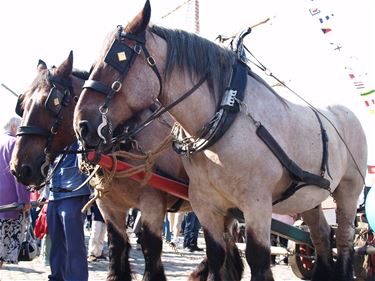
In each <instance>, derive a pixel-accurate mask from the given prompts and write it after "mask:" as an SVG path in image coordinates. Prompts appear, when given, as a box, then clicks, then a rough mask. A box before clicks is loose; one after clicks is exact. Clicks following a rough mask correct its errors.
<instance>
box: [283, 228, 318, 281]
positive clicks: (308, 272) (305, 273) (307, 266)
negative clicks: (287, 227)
mask: <svg viewBox="0 0 375 281" xmlns="http://www.w3.org/2000/svg"><path fill="white" fill-rule="evenodd" d="M294 226H296V227H298V228H302V229H304V230H306V231H308V227H307V226H306V225H303V222H302V221H296V223H295V224H294ZM288 248H289V249H290V250H294V253H295V254H294V255H293V256H290V257H289V263H290V266H291V268H292V270H293V273H294V274H295V275H296V276H297V277H298V278H301V279H302V280H309V279H311V278H312V276H313V274H314V272H315V268H316V256H315V250H314V248H311V247H310V246H307V245H304V244H297V243H295V242H293V241H290V240H289V242H288Z"/></svg>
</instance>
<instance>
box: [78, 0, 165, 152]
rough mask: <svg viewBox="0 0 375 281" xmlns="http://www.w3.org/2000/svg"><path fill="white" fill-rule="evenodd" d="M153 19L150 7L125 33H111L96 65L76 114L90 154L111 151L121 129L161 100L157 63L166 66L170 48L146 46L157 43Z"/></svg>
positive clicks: (124, 30) (79, 131) (145, 8)
mask: <svg viewBox="0 0 375 281" xmlns="http://www.w3.org/2000/svg"><path fill="white" fill-rule="evenodd" d="M150 16H151V7H150V3H149V1H147V2H146V4H145V6H144V8H143V10H142V12H140V13H139V14H138V15H137V16H136V17H135V18H134V19H133V20H132V21H131V22H130V23H129V24H128V25H127V26H126V27H125V28H122V27H120V26H119V27H117V28H116V29H115V30H114V31H113V32H111V33H110V35H109V38H108V41H107V42H106V43H105V46H104V47H103V51H102V53H101V55H100V56H99V58H98V59H97V60H96V64H95V66H94V68H93V69H92V72H91V75H90V77H89V80H88V81H86V83H85V85H84V87H83V88H84V89H83V91H82V94H81V97H80V99H79V101H78V103H77V107H76V110H75V114H74V128H75V131H76V134H77V136H78V137H79V139H80V140H81V142H82V144H83V145H84V147H85V148H96V149H98V150H100V151H108V149H110V147H111V145H112V143H111V139H112V137H113V132H114V131H115V129H116V128H117V127H118V126H119V125H120V124H123V123H124V122H125V121H127V120H128V119H130V118H131V117H132V116H133V115H134V114H135V113H137V112H140V111H142V110H143V109H146V108H148V107H149V106H150V105H151V104H152V103H153V101H154V100H155V99H156V98H157V97H158V96H159V95H160V94H161V91H162V78H161V74H160V73H161V70H162V69H160V72H159V66H156V61H162V57H163V55H165V52H166V48H161V47H160V44H157V45H158V47H159V48H156V44H153V45H155V46H151V45H150V46H148V44H146V42H149V41H151V42H152V41H154V40H155V39H154V38H153V36H152V34H151V33H150V32H149V31H148V30H147V27H148V23H149V20H150ZM164 47H166V46H164ZM150 54H152V56H151V55H150Z"/></svg>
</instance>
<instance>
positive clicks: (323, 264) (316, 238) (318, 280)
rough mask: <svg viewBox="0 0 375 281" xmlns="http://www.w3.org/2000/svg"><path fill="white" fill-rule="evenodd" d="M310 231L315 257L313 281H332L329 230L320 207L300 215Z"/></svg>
mask: <svg viewBox="0 0 375 281" xmlns="http://www.w3.org/2000/svg"><path fill="white" fill-rule="evenodd" d="M301 215H302V218H303V220H304V222H305V223H306V224H307V225H308V227H309V229H310V235H311V239H312V241H313V243H314V248H315V252H316V255H317V260H316V269H315V272H314V276H313V279H312V280H313V281H331V280H333V279H332V278H333V259H332V248H331V228H330V226H329V225H328V223H327V221H326V219H325V217H324V214H323V211H322V207H321V205H319V206H318V207H316V208H314V209H312V210H309V211H306V212H304V213H302V214H301Z"/></svg>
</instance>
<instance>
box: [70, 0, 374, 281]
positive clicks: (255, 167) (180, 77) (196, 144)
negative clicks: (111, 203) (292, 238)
mask: <svg viewBox="0 0 375 281" xmlns="http://www.w3.org/2000/svg"><path fill="white" fill-rule="evenodd" d="M150 17H151V7H150V3H149V1H147V2H146V5H145V7H144V9H143V10H142V11H141V12H140V13H139V14H138V15H137V16H136V17H135V18H134V19H133V20H132V21H131V22H130V23H129V24H128V25H127V26H126V27H125V28H123V27H121V26H119V27H117V28H116V29H115V30H114V31H113V32H112V33H111V34H110V36H109V37H108V38H107V41H106V43H105V46H104V48H103V51H102V52H101V53H100V55H99V57H98V58H97V60H96V62H97V64H96V65H95V68H94V69H93V71H92V73H91V75H90V79H91V80H93V81H91V82H88V83H87V84H86V85H85V89H84V91H83V93H82V94H81V96H80V100H79V102H78V104H77V107H76V109H75V117H74V127H75V130H76V132H77V135H79V137H80V138H81V139H82V141H83V143H84V144H85V145H86V146H88V147H96V149H97V150H99V151H101V150H105V149H106V148H107V146H108V145H109V144H110V143H111V139H112V134H111V132H110V130H108V124H110V125H111V126H112V127H114V128H115V127H116V126H118V124H121V123H123V122H125V121H127V120H128V119H129V118H132V117H133V116H135V115H136V114H138V113H139V112H141V111H142V110H145V109H147V108H148V107H149V106H150V105H151V104H152V103H154V102H155V100H159V101H160V103H161V104H162V106H163V107H164V108H166V110H168V112H170V114H171V115H172V116H173V117H174V118H175V119H176V121H177V122H178V123H179V126H178V127H175V130H174V132H173V133H174V135H175V143H174V145H175V146H176V148H178V150H179V151H180V152H181V153H182V154H183V155H184V157H183V163H184V167H185V169H186V171H187V173H188V175H189V178H190V184H189V201H190V203H191V205H192V207H193V209H194V211H195V212H196V214H197V215H198V217H199V220H200V222H201V223H202V226H203V228H204V231H205V237H206V247H207V258H208V271H209V274H208V276H209V277H208V279H209V280H215V281H221V280H230V281H233V280H240V277H239V278H231V277H228V275H226V274H227V271H226V270H225V268H224V265H225V263H226V261H227V260H228V258H230V256H231V254H230V252H228V249H227V247H226V239H225V238H226V236H225V235H223V233H224V232H225V220H226V219H227V217H228V212H229V211H230V210H231V209H233V208H239V209H241V210H242V211H243V213H244V218H245V223H246V233H247V245H246V259H247V262H248V264H249V265H250V268H251V274H252V277H251V280H253V281H255V280H266V281H271V280H274V279H273V276H272V272H271V269H270V228H271V214H272V212H275V213H279V214H289V213H301V214H302V217H303V219H304V221H305V222H306V224H307V225H308V226H309V228H310V231H311V236H312V240H313V242H314V245H315V250H316V253H317V267H316V272H315V276H314V278H313V280H316V281H317V280H319V281H328V280H329V281H330V280H340V281H344V280H345V281H347V280H353V235H354V227H353V222H354V218H355V214H356V203H357V199H358V197H359V194H360V193H361V190H362V188H363V185H364V176H363V175H364V174H365V172H366V167H367V163H366V162H367V145H366V138H365V134H364V132H363V129H362V127H361V124H360V122H359V121H358V119H357V118H356V116H355V115H354V114H353V113H352V112H351V111H350V110H349V109H348V108H345V107H344V106H339V105H336V106H330V107H328V108H326V109H319V110H318V109H316V108H310V107H306V106H302V105H297V104H293V103H292V102H289V101H287V100H283V99H282V98H280V96H278V95H277V94H276V93H275V92H274V91H273V90H272V88H271V87H269V86H268V85H266V83H265V82H264V81H262V80H261V79H260V78H259V77H258V76H257V75H255V74H254V73H253V72H252V71H251V70H250V69H248V67H247V66H246V65H244V64H243V62H242V60H243V57H242V53H241V50H240V52H237V53H235V52H233V51H232V50H227V49H224V48H222V47H220V46H218V45H216V44H214V43H213V42H210V41H208V40H206V39H204V38H201V37H199V36H196V35H194V34H189V33H187V32H184V31H181V30H171V29H167V28H162V27H159V26H149V21H150ZM233 113H237V115H236V117H235V119H234V118H230V119H228V118H227V116H231V115H232V114H233ZM103 120H106V124H107V125H106V127H107V128H103V127H105V126H104V125H105V124H104V123H103ZM228 120H231V122H232V124H231V126H226V125H225V124H228V122H227V121H228ZM222 129H223V130H224V129H225V130H226V131H225V130H224V131H225V133H224V134H221V135H218V134H216V132H218V131H219V132H220V131H223V130H222ZM125 137H126V136H125ZM327 139H328V143H327V141H326V140H327ZM327 156H329V157H327ZM322 158H323V161H322ZM327 166H328V167H329V171H330V173H327V172H326V171H327ZM329 195H332V196H333V197H334V199H335V200H336V202H337V219H338V230H337V232H336V234H337V235H336V245H337V248H338V257H337V263H336V264H335V267H334V266H333V259H332V251H331V229H330V227H329V225H328V224H327V221H326V220H325V218H324V215H323V213H322V208H321V202H322V201H324V200H325V199H326V198H327V197H328V196H329Z"/></svg>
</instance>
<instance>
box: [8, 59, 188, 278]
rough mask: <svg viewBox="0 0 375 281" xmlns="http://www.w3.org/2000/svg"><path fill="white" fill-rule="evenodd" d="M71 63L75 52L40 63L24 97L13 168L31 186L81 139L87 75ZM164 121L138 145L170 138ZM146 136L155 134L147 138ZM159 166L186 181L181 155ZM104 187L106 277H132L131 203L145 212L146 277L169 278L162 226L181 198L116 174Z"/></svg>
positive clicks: (167, 156)
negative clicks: (76, 121)
mask: <svg viewBox="0 0 375 281" xmlns="http://www.w3.org/2000/svg"><path fill="white" fill-rule="evenodd" d="M72 66H73V55H72V53H71V54H70V55H69V57H68V58H67V59H66V60H65V61H64V62H63V63H62V64H61V65H60V66H59V67H56V68H55V67H54V68H51V69H47V66H46V64H45V63H44V62H43V61H39V63H38V67H37V75H36V78H35V79H34V81H33V83H32V84H31V86H30V88H29V89H27V90H26V91H25V93H23V94H22V95H21V96H20V98H19V105H18V111H19V113H20V114H22V117H23V118H22V127H21V130H20V131H19V134H18V137H17V142H16V147H15V149H14V153H13V157H12V161H11V169H12V172H13V174H14V175H15V176H16V177H17V178H18V180H19V181H21V182H23V183H24V184H26V185H35V186H39V185H40V184H42V183H43V181H44V180H45V175H46V173H47V168H48V166H49V163H52V161H53V160H54V158H55V157H56V156H57V155H58V154H59V153H61V152H62V151H63V149H64V147H66V146H68V145H69V144H71V143H72V142H74V141H75V139H76V137H75V134H74V131H73V127H72V124H73V111H74V107H75V105H76V101H77V99H78V97H79V95H80V93H81V88H82V85H83V82H84V80H83V78H84V73H82V72H81V73H80V72H72ZM146 116H147V113H146ZM141 118H142V117H141ZM143 118H145V117H143ZM166 118H167V117H166ZM164 122H167V123H168V122H169V121H167V119H165V120H164V121H163V122H157V124H155V125H154V126H153V127H152V128H151V127H150V128H149V129H148V130H147V131H145V132H144V134H143V136H144V137H145V138H144V139H143V140H141V141H140V142H139V143H138V144H139V146H140V147H141V148H142V149H144V150H145V151H148V150H150V149H152V148H153V147H154V144H155V143H157V142H155V138H156V139H157V140H158V141H160V140H162V138H165V136H166V135H167V134H168V132H169V127H168V125H165V123H164ZM172 124H173V123H172ZM147 135H150V136H152V138H149V139H147ZM156 165H157V167H158V168H159V169H160V170H162V171H164V172H165V173H166V174H168V175H171V176H173V177H175V178H180V179H183V180H187V178H186V174H185V173H184V170H183V167H182V164H181V161H180V159H179V157H178V156H176V154H175V153H173V152H172V151H171V150H170V149H168V150H166V151H164V152H163V153H162V154H161V155H160V157H159V158H158V159H157V160H156ZM102 187H103V188H105V189H107V190H108V191H109V192H108V193H106V194H105V195H104V196H103V197H102V198H101V199H100V200H98V205H99V207H100V209H101V211H102V213H103V216H104V217H105V221H106V223H107V225H108V233H109V241H110V242H111V244H110V248H109V249H110V267H109V273H108V277H107V280H111V281H114V280H118V281H120V280H131V270H130V265H129V261H128V257H129V249H130V244H129V242H128V237H127V233H126V227H125V220H126V216H127V211H128V209H129V208H131V207H136V208H138V209H140V210H141V212H142V222H143V233H142V238H141V245H142V250H143V253H144V256H145V261H146V262H145V273H144V278H143V280H147V281H151V280H153V281H161V280H166V277H165V274H164V268H163V264H162V262H161V251H162V238H161V237H162V224H163V219H164V216H165V214H166V211H167V208H169V207H171V206H172V205H173V204H174V203H176V201H177V200H178V198H175V197H173V196H170V195H168V194H166V193H163V192H160V191H158V190H156V189H153V188H150V187H148V186H144V187H140V184H139V183H138V182H136V181H133V180H131V179H128V178H114V179H113V181H112V182H110V183H108V184H107V186H102ZM181 207H182V209H181V210H182V211H183V210H189V209H190V205H189V204H188V203H187V202H186V201H184V202H183V203H182V206H181Z"/></svg>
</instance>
